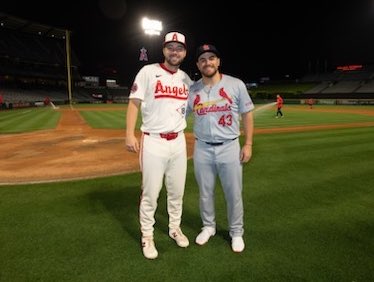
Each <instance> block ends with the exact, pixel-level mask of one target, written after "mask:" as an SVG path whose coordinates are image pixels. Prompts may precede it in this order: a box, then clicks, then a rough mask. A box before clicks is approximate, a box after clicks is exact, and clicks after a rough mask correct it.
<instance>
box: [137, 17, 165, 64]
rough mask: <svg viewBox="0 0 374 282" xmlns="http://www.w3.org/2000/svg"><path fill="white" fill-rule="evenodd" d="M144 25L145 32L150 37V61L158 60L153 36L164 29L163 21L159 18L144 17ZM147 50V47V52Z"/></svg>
mask: <svg viewBox="0 0 374 282" xmlns="http://www.w3.org/2000/svg"><path fill="white" fill-rule="evenodd" d="M142 27H143V30H144V33H145V34H146V35H147V36H148V35H149V39H148V40H147V41H148V46H149V49H150V50H149V54H148V57H149V59H150V61H153V62H154V61H156V56H155V48H154V41H155V39H153V36H159V35H160V34H161V31H162V22H161V21H158V20H150V19H148V18H146V17H145V18H143V19H142ZM146 51H147V50H146V49H145V52H146Z"/></svg>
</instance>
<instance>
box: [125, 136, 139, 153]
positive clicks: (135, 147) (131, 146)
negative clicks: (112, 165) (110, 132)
mask: <svg viewBox="0 0 374 282" xmlns="http://www.w3.org/2000/svg"><path fill="white" fill-rule="evenodd" d="M126 149H127V151H129V152H134V153H138V152H139V142H138V139H137V138H136V137H135V135H130V136H127V137H126Z"/></svg>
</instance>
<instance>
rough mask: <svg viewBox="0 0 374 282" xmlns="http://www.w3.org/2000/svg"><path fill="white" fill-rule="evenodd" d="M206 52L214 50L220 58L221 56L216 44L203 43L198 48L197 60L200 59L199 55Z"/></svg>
mask: <svg viewBox="0 0 374 282" xmlns="http://www.w3.org/2000/svg"><path fill="white" fill-rule="evenodd" d="M206 52H212V53H214V54H215V55H216V56H217V57H218V58H220V56H221V55H220V54H219V52H218V50H217V48H216V47H215V46H214V45H211V44H204V45H201V46H199V47H198V48H197V50H196V61H198V60H199V57H200V56H201V55H202V54H204V53H206Z"/></svg>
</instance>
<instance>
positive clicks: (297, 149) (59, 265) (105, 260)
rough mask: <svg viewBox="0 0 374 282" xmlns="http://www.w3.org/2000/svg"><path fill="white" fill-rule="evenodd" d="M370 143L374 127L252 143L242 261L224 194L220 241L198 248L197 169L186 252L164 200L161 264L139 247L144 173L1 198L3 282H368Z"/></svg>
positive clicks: (6, 189) (17, 189) (372, 229)
mask: <svg viewBox="0 0 374 282" xmlns="http://www.w3.org/2000/svg"><path fill="white" fill-rule="evenodd" d="M373 110H374V109H373ZM112 114H113V113H112ZM318 114H319V113H318ZM347 115H349V114H347ZM273 119H274V117H273ZM259 120H260V118H257V121H259ZM299 120H300V118H299ZM277 121H281V119H279V120H277ZM282 121H287V119H286V118H284V119H282ZM373 140H374V129H373V127H365V128H350V129H334V130H322V131H314V132H299V133H282V134H264V135H261V134H258V135H255V138H254V151H253V159H252V161H251V162H250V163H248V164H246V165H245V166H244V179H243V182H244V187H243V188H244V190H243V196H244V208H245V215H244V216H245V230H246V232H245V235H244V239H245V241H246V249H245V251H244V252H243V253H241V254H235V253H233V252H232V251H231V249H230V241H229V238H228V234H227V233H228V230H227V219H226V207H225V201H224V197H223V193H222V191H221V187H220V185H219V183H218V184H217V187H216V188H217V189H216V217H217V224H218V226H217V234H216V236H214V237H212V238H211V240H210V241H209V243H208V244H207V245H205V246H203V247H201V246H197V245H196V244H195V243H194V239H195V236H196V235H197V234H198V232H199V231H200V228H201V220H200V216H199V207H198V188H197V186H196V182H195V180H194V175H193V163H192V161H189V163H188V175H187V184H186V191H185V197H184V212H183V222H182V228H183V231H184V232H185V234H186V235H187V236H188V237H189V238H190V242H191V245H190V246H189V247H188V248H187V249H182V248H179V247H177V246H176V244H175V242H174V241H173V240H172V239H170V238H169V237H168V234H167V225H168V216H167V212H166V193H165V189H163V190H162V192H161V195H160V199H159V206H158V210H157V213H156V225H155V228H156V229H155V238H156V245H157V248H158V250H159V258H158V259H157V260H155V261H149V260H146V259H145V258H144V257H143V255H142V253H141V248H140V241H139V238H140V233H139V223H138V203H139V196H140V183H141V175H140V173H133V174H128V175H122V176H116V177H107V178H98V179H92V180H84V181H72V182H62V183H48V184H39V185H15V186H3V187H0V281H148V280H152V281H224V282H226V281H372V277H373V276H374V269H373V265H372V261H374V260H373V259H374V255H373V254H374V245H373V240H372V235H373V234H374V221H373V216H374V213H373V206H374V193H373V190H374V188H373V187H374V178H373V177H372V174H373V173H372V171H373V169H372V168H373V167H374V142H373Z"/></svg>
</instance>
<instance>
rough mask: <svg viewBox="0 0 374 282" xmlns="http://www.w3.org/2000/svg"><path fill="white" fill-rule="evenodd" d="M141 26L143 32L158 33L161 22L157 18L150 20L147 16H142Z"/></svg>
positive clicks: (160, 29) (159, 32)
mask: <svg viewBox="0 0 374 282" xmlns="http://www.w3.org/2000/svg"><path fill="white" fill-rule="evenodd" d="M142 27H143V30H144V33H145V34H148V35H160V34H161V31H162V22H161V21H158V20H150V19H148V18H143V20H142Z"/></svg>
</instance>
